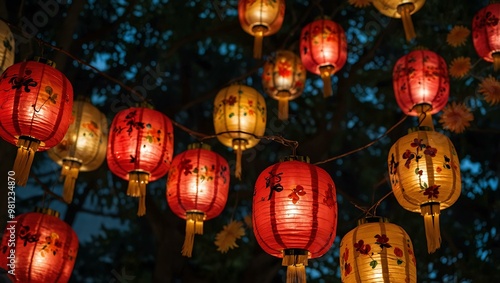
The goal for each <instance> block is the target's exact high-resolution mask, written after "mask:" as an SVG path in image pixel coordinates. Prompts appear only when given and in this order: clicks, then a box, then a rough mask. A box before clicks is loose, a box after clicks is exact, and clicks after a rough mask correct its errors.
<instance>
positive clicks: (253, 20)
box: [238, 0, 285, 59]
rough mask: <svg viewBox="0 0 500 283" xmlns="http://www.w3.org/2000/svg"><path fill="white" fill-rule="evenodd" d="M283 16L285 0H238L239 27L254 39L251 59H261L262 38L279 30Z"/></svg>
mask: <svg viewBox="0 0 500 283" xmlns="http://www.w3.org/2000/svg"><path fill="white" fill-rule="evenodd" d="M284 16H285V0H274V1H269V0H239V2H238V18H239V20H240V24H241V27H242V28H243V30H244V31H246V32H247V33H249V34H251V35H253V36H254V37H255V41H254V46H253V57H254V58H256V59H260V58H261V57H262V38H263V37H264V36H269V35H273V34H275V33H276V32H278V30H279V29H280V28H281V25H282V24H283V18H284Z"/></svg>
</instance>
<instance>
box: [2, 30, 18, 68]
mask: <svg viewBox="0 0 500 283" xmlns="http://www.w3.org/2000/svg"><path fill="white" fill-rule="evenodd" d="M15 47H16V44H15V41H14V35H12V32H11V31H10V28H9V26H8V25H7V24H6V23H5V22H4V21H1V20H0V74H2V73H3V71H5V69H7V68H8V67H10V66H12V65H13V64H14V55H15Z"/></svg>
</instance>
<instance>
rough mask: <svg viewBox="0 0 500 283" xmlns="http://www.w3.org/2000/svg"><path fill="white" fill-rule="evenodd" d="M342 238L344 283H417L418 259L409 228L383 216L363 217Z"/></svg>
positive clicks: (341, 251)
mask: <svg viewBox="0 0 500 283" xmlns="http://www.w3.org/2000/svg"><path fill="white" fill-rule="evenodd" d="M358 224H359V225H358V227H356V228H354V229H353V230H351V231H349V233H347V234H346V235H345V236H344V238H342V241H341V242H340V272H341V279H342V282H343V283H361V282H362V283H389V282H390V283H402V282H406V283H416V282H417V262H416V259H415V253H414V251H413V245H412V243H411V239H410V237H409V236H408V234H407V233H406V231H405V230H404V229H403V228H401V227H400V226H398V225H396V224H392V223H389V222H388V221H387V219H385V218H382V217H368V218H364V219H361V220H360V221H359V223H358Z"/></svg>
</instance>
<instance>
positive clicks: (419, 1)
mask: <svg viewBox="0 0 500 283" xmlns="http://www.w3.org/2000/svg"><path fill="white" fill-rule="evenodd" d="M372 3H373V6H375V8H377V10H378V11H379V12H380V13H382V14H383V15H385V16H388V17H391V18H396V19H399V18H401V20H402V21H403V28H404V30H405V35H406V40H407V41H410V40H412V39H414V38H415V37H417V35H416V34H415V28H414V27H413V22H412V20H411V15H412V14H413V13H415V12H417V11H418V10H420V8H422V6H424V4H425V0H373V1H372Z"/></svg>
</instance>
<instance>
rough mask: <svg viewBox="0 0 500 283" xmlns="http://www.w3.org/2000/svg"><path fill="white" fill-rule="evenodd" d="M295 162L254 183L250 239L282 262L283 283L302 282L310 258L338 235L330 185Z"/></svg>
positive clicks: (315, 171) (319, 172)
mask: <svg viewBox="0 0 500 283" xmlns="http://www.w3.org/2000/svg"><path fill="white" fill-rule="evenodd" d="M299 160H304V159H303V158H302V159H301V158H299V157H290V158H289V159H288V160H287V161H283V162H279V163H277V164H274V165H272V166H270V167H268V168H267V169H265V170H264V171H263V172H262V173H261V174H260V175H259V177H258V179H257V181H256V183H255V191H254V195H253V205H252V220H253V231H254V234H255V238H256V239H257V242H258V243H259V245H260V247H261V248H262V249H263V250H264V251H265V252H267V253H268V254H270V255H272V256H275V257H279V258H283V263H282V264H283V265H284V266H288V268H287V282H288V283H290V282H305V280H306V278H305V277H306V275H305V266H306V265H307V263H308V259H309V258H317V257H320V256H322V255H323V254H325V253H326V252H327V251H328V250H329V249H330V247H331V246H332V244H333V240H334V239H335V232H336V229H337V199H336V191H335V184H334V183H333V180H332V178H331V177H330V175H328V173H327V172H326V171H325V170H323V169H321V168H319V167H317V166H315V165H312V164H309V163H308V162H304V161H299Z"/></svg>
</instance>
